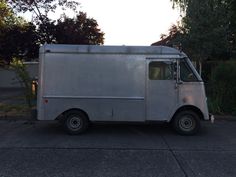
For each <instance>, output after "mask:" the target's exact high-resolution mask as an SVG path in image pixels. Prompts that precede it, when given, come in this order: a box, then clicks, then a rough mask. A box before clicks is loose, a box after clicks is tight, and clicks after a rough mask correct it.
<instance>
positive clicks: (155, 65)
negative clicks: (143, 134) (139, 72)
mask: <svg viewBox="0 0 236 177" xmlns="http://www.w3.org/2000/svg"><path fill="white" fill-rule="evenodd" d="M146 61H147V76H146V77H147V82H146V84H147V85H146V120H150V121H159V120H160V121H166V120H170V118H171V117H170V116H171V115H172V114H173V112H174V111H175V108H176V105H177V94H178V88H177V87H176V79H175V78H176V68H177V67H176V65H177V64H176V60H173V59H147V60H146Z"/></svg>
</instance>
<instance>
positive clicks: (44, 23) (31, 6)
mask: <svg viewBox="0 0 236 177" xmlns="http://www.w3.org/2000/svg"><path fill="white" fill-rule="evenodd" d="M7 2H8V4H9V5H10V6H11V7H12V9H13V10H14V11H15V12H23V13H25V12H31V13H32V15H33V17H34V18H33V20H34V24H35V25H37V26H39V25H41V31H42V32H43V34H42V38H43V39H42V40H43V41H46V42H49V41H51V40H52V39H51V36H50V34H51V31H50V30H51V24H52V22H51V20H50V19H49V18H48V13H49V12H55V10H56V9H57V8H59V7H61V9H62V10H65V9H71V10H73V11H74V12H76V8H77V6H78V5H79V3H78V2H76V1H73V0H7Z"/></svg>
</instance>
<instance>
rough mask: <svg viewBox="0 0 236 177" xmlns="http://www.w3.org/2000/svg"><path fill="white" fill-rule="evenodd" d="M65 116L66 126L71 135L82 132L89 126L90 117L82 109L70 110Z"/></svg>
mask: <svg viewBox="0 0 236 177" xmlns="http://www.w3.org/2000/svg"><path fill="white" fill-rule="evenodd" d="M64 117H65V119H64V128H65V130H66V132H67V133H69V134H71V135H77V134H80V133H82V132H84V131H85V130H86V129H87V128H88V124H89V121H88V118H87V116H86V115H85V114H84V113H83V112H81V111H76V110H73V111H69V112H67V113H65V115H64Z"/></svg>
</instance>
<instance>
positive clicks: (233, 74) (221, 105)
mask: <svg viewBox="0 0 236 177" xmlns="http://www.w3.org/2000/svg"><path fill="white" fill-rule="evenodd" d="M209 78H210V80H209V83H208V84H207V94H208V103H209V109H210V111H211V112H213V113H220V114H231V115H236V62H235V61H228V62H219V63H218V64H217V66H216V67H215V68H214V69H213V70H212V72H211V75H210V77H209Z"/></svg>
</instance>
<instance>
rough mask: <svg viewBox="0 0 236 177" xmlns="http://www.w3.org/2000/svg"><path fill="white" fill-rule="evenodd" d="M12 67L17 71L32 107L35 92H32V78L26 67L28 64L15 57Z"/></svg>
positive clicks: (28, 103)
mask: <svg viewBox="0 0 236 177" xmlns="http://www.w3.org/2000/svg"><path fill="white" fill-rule="evenodd" d="M10 67H11V68H12V69H13V70H14V71H15V73H16V75H17V78H18V80H19V82H20V83H21V84H22V86H23V88H24V91H25V92H24V94H25V99H26V102H27V105H28V108H29V109H31V108H32V106H33V98H34V95H33V92H32V85H31V84H32V79H31V78H30V76H29V73H28V71H27V69H26V66H25V65H24V64H23V62H22V60H20V59H17V58H14V59H13V60H12V62H11V64H10Z"/></svg>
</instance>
